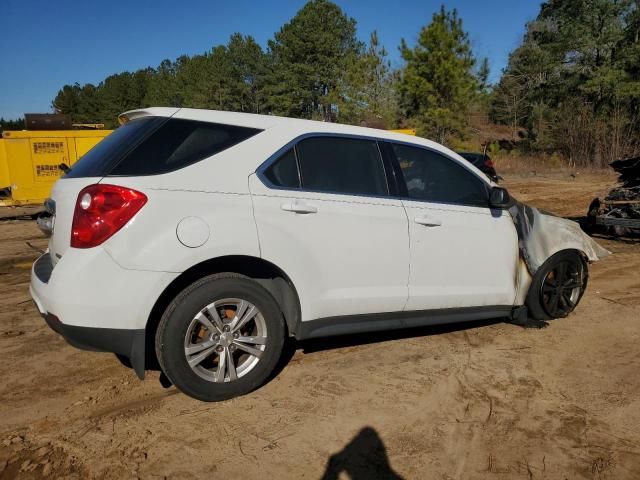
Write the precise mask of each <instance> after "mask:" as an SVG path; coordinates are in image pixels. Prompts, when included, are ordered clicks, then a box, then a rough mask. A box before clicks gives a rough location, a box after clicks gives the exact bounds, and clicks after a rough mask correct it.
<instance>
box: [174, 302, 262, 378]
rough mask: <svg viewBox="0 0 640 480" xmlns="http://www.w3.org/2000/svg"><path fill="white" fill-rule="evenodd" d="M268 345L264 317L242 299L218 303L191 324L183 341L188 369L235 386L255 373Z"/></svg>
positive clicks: (195, 317) (196, 316) (198, 314)
mask: <svg viewBox="0 0 640 480" xmlns="http://www.w3.org/2000/svg"><path fill="white" fill-rule="evenodd" d="M266 344H267V325H266V322H265V320H264V317H263V316H262V313H261V312H260V310H258V308H257V307H256V306H255V305H253V304H252V303H251V302H249V301H247V300H244V299H241V298H224V299H220V300H216V301H215V302H213V303H211V304H209V305H207V306H206V307H205V308H203V309H202V310H200V311H199V312H198V313H197V314H196V315H195V316H194V317H193V319H192V320H191V322H190V324H189V327H188V328H187V332H186V334H185V339H184V354H185V358H186V360H187V363H188V364H189V367H191V369H192V370H193V371H194V372H195V373H196V374H197V375H198V376H200V377H201V378H203V379H205V380H207V381H210V382H216V383H223V382H232V381H234V380H237V379H238V378H240V377H243V376H244V375H246V374H247V373H249V372H250V371H251V370H253V369H254V368H255V367H256V365H257V364H258V362H260V358H261V357H262V355H263V353H264V351H265V348H266Z"/></svg>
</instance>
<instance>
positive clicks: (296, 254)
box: [250, 136, 409, 320]
mask: <svg viewBox="0 0 640 480" xmlns="http://www.w3.org/2000/svg"><path fill="white" fill-rule="evenodd" d="M250 189H251V194H252V198H253V203H254V212H255V220H256V224H257V227H258V236H259V239H260V248H261V254H262V256H263V258H265V259H266V260H269V261H271V262H273V263H274V264H276V265H278V266H280V267H281V268H282V269H283V270H284V271H285V272H286V273H287V274H288V275H289V276H290V277H291V279H292V281H293V283H294V284H295V285H296V287H297V288H298V293H299V295H300V300H301V308H302V319H303V320H312V319H317V318H326V317H334V316H346V315H357V314H365V313H374V312H375V313H377V312H394V311H401V310H402V309H403V308H404V305H405V302H406V300H407V292H408V289H407V282H408V275H409V237H408V232H407V217H406V214H405V211H404V208H403V206H402V202H401V200H399V199H394V198H391V197H390V196H389V187H388V185H387V177H386V173H385V168H384V164H383V161H382V158H381V156H380V151H379V148H378V145H377V142H376V141H375V140H369V139H360V138H344V137H339V138H338V137H331V136H318V137H311V138H306V139H304V140H301V141H300V142H299V143H297V144H296V145H295V146H291V147H290V148H286V149H284V150H283V151H281V152H280V153H279V154H277V155H275V156H274V158H273V159H272V160H271V161H269V162H267V163H266V164H265V165H264V166H263V168H261V169H260V170H259V173H258V174H257V175H252V176H251V177H250Z"/></svg>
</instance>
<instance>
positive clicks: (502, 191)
mask: <svg viewBox="0 0 640 480" xmlns="http://www.w3.org/2000/svg"><path fill="white" fill-rule="evenodd" d="M489 206H490V207H491V208H507V207H509V206H511V195H509V192H507V189H506V188H502V187H493V188H492V189H491V193H490V194H489Z"/></svg>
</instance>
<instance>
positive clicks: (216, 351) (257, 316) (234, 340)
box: [156, 274, 285, 401]
mask: <svg viewBox="0 0 640 480" xmlns="http://www.w3.org/2000/svg"><path fill="white" fill-rule="evenodd" d="M284 336H285V327H284V320H283V318H282V314H281V312H280V309H279V307H278V305H277V303H276V301H275V300H274V299H273V297H272V296H271V294H270V293H269V292H268V291H267V290H265V289H264V288H263V287H262V286H261V285H260V284H258V283H257V282H255V281H254V280H251V279H250V278H247V277H244V276H241V275H237V274H218V275H212V276H209V277H205V278H203V279H201V280H199V281H197V282H195V283H194V284H193V285H191V286H189V287H188V288H187V289H185V290H184V291H183V292H182V293H181V294H180V295H178V296H177V297H176V298H175V300H174V301H173V302H172V303H171V304H170V305H169V307H168V308H167V310H166V311H165V313H164V315H163V317H162V319H161V320H160V325H159V326H158V332H157V334H156V353H157V355H158V359H159V361H160V365H161V367H162V370H163V371H164V373H165V374H166V375H167V377H169V379H170V380H171V381H172V382H173V384H174V385H175V386H176V387H177V388H178V389H179V390H181V391H182V392H184V393H186V394H187V395H189V396H191V397H194V398H197V399H199V400H204V401H219V400H225V399H228V398H232V397H235V396H238V395H243V394H245V393H248V392H250V391H252V390H254V389H255V388H257V387H258V386H260V385H261V384H262V383H263V382H264V381H265V380H266V379H267V378H268V376H269V375H270V374H271V372H272V371H273V369H274V368H275V366H276V364H277V362H278V359H279V358H280V354H281V352H282V347H283V344H284Z"/></svg>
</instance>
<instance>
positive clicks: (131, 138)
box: [65, 117, 167, 178]
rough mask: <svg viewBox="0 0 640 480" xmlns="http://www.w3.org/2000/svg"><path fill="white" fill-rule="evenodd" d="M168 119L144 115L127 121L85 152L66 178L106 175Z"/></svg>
mask: <svg viewBox="0 0 640 480" xmlns="http://www.w3.org/2000/svg"><path fill="white" fill-rule="evenodd" d="M166 121H167V119H166V118H161V117H144V118H140V119H138V120H131V121H130V122H127V123H125V124H124V125H123V126H121V127H119V128H117V129H116V130H114V131H113V133H111V134H109V135H108V136H107V137H105V138H104V140H102V141H101V142H99V143H98V144H97V145H96V146H95V147H93V148H92V149H91V150H89V151H88V152H87V153H85V154H84V155H83V156H82V158H81V159H80V160H78V161H77V162H76V163H75V164H74V165H73V167H72V168H71V170H70V171H69V172H67V173H66V175H65V178H83V177H104V176H105V175H107V174H108V173H109V171H110V170H111V167H113V165H114V164H115V163H117V162H118V161H119V160H120V159H121V158H122V156H123V155H124V154H125V153H126V152H127V151H128V150H130V149H131V148H132V147H133V146H135V145H136V144H137V143H138V142H139V141H140V140H142V139H143V138H144V137H146V136H147V135H148V134H149V133H151V132H153V131H154V130H155V129H157V128H158V127H159V126H160V125H162V124H163V123H164V122H166Z"/></svg>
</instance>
